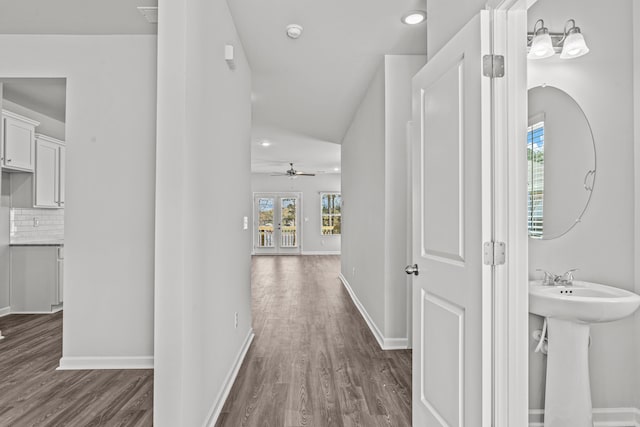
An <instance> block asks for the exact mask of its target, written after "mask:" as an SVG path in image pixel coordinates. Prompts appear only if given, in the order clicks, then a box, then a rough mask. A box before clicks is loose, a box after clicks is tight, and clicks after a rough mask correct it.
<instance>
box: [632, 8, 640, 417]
mask: <svg viewBox="0 0 640 427" xmlns="http://www.w3.org/2000/svg"><path fill="white" fill-rule="evenodd" d="M632 7H633V40H634V42H633V89H634V90H633V93H634V105H633V116H634V117H635V120H634V123H633V124H634V139H635V145H634V151H635V163H634V172H635V179H634V184H635V215H634V216H635V221H636V222H635V245H634V256H633V257H634V259H635V260H636V263H635V282H636V293H640V119H638V118H637V117H638V116H639V115H640V4H638V2H633V6H632ZM635 319H636V325H635V327H636V333H635V337H636V339H635V341H636V342H635V344H636V360H638V356H640V338H638V331H640V316H638V315H636V316H635ZM639 364H640V362H636V366H635V373H636V384H635V401H636V408H640V365H639Z"/></svg>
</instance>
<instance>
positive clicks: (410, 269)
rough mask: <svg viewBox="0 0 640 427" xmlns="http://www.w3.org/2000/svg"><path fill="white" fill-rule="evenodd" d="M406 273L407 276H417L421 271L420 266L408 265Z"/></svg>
mask: <svg viewBox="0 0 640 427" xmlns="http://www.w3.org/2000/svg"><path fill="white" fill-rule="evenodd" d="M404 272H405V273H407V274H415V275H416V276H417V275H418V274H420V269H418V264H413V265H407V266H406V267H405V269H404Z"/></svg>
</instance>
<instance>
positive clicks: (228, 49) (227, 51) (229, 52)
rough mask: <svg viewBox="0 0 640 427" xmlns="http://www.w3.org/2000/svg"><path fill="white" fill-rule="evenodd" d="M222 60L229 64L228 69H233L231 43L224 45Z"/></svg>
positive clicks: (234, 66)
mask: <svg viewBox="0 0 640 427" xmlns="http://www.w3.org/2000/svg"><path fill="white" fill-rule="evenodd" d="M224 60H225V61H227V65H228V66H229V69H231V70H235V68H236V61H235V58H234V56H233V45H231V44H228V45H225V46H224Z"/></svg>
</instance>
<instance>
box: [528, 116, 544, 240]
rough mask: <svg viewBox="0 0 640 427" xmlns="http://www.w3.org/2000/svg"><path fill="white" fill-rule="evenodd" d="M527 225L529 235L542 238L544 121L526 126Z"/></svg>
mask: <svg viewBox="0 0 640 427" xmlns="http://www.w3.org/2000/svg"><path fill="white" fill-rule="evenodd" d="M527 163H528V179H527V203H528V204H527V227H528V229H529V236H531V237H534V238H539V239H540V238H542V234H543V225H544V221H543V210H544V209H543V208H544V121H543V120H541V121H534V124H533V125H531V126H529V127H528V128H527Z"/></svg>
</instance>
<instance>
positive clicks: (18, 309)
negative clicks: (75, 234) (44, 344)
mask: <svg viewBox="0 0 640 427" xmlns="http://www.w3.org/2000/svg"><path fill="white" fill-rule="evenodd" d="M63 269H64V247H62V246H12V247H11V312H12V313H51V312H53V311H56V310H58V309H60V308H61V304H62V302H63V298H64V295H63V283H62V278H63V271H64V270H63Z"/></svg>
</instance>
